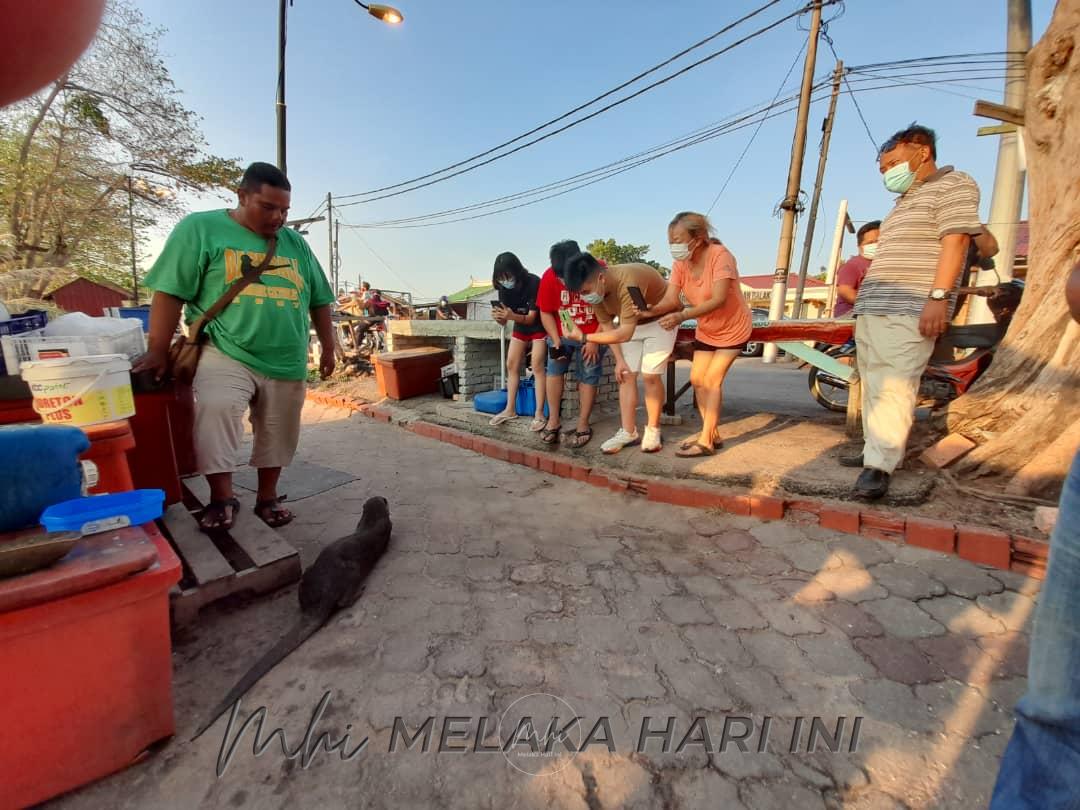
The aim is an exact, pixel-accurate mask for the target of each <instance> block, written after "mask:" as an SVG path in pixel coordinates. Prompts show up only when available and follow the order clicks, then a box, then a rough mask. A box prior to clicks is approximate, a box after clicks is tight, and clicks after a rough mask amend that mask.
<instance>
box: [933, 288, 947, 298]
mask: <svg viewBox="0 0 1080 810" xmlns="http://www.w3.org/2000/svg"><path fill="white" fill-rule="evenodd" d="M948 297H949V291H948V290H945V289H942V288H941V287H938V288H937V289H933V290H931V291H930V300H931V301H944V300H945V299H946V298H948Z"/></svg>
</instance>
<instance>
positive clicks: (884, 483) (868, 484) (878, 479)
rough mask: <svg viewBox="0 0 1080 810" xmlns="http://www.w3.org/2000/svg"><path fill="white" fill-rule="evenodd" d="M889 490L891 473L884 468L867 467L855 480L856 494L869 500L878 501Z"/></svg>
mask: <svg viewBox="0 0 1080 810" xmlns="http://www.w3.org/2000/svg"><path fill="white" fill-rule="evenodd" d="M888 491H889V474H888V473H887V472H885V471H884V470H875V469H874V468H873V467H866V468H865V469H864V470H863V471H862V472H861V473H860V474H859V480H857V481H856V482H855V495H856V496H857V497H859V498H865V499H866V500H868V501H876V500H877V499H878V498H882V497H884V496H885V493H887V492H888Z"/></svg>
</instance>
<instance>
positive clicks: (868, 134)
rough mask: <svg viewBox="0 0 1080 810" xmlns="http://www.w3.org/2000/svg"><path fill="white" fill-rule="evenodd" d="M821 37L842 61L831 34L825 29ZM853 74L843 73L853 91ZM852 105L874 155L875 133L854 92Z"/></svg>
mask: <svg viewBox="0 0 1080 810" xmlns="http://www.w3.org/2000/svg"><path fill="white" fill-rule="evenodd" d="M821 37H822V39H824V40H825V43H826V44H827V45H828V46H829V50H830V51H832V55H833V58H834V59H836V60H837V61H839V60H840V54H838V53H837V52H836V46H835V45H834V44H833V41H832V37H830V36H829V32H828V31H827V30H825V29H822V31H821ZM850 72H851V68H847V69H845V70H844V73H843V77H842V78H843V80H844V86H845V87H847V89H848V90H849V91H850V90H851V83H850V82H849V81H848V74H849V73H850ZM848 96H849V98H850V99H851V103H852V104H854V105H855V112H857V113H858V114H859V120H860V121H862V125H863V129H865V130H866V137H867V138H869V139H870V145H871V146H872V147H873V148H874V154H875V155H876V154H877V152H878V143H877V140H875V138H874V133H873V132H871V131H870V124H869V123H868V122H867V120H866V116H865V115H863V111H862V107H860V106H859V100H858V99H857V98H855V93H854V92H849V93H848Z"/></svg>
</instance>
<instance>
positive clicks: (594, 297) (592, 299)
mask: <svg viewBox="0 0 1080 810" xmlns="http://www.w3.org/2000/svg"><path fill="white" fill-rule="evenodd" d="M581 300H582V301H584V302H585V303H586V304H588V305H589V306H593V307H595V306H597V305H598V304H602V303H604V296H602V295H601V294H600V293H598V292H591V293H582V294H581Z"/></svg>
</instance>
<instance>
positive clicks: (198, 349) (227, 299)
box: [169, 237, 277, 385]
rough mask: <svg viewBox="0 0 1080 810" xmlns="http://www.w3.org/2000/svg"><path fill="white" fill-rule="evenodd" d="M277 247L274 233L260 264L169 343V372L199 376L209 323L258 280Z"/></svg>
mask: <svg viewBox="0 0 1080 810" xmlns="http://www.w3.org/2000/svg"><path fill="white" fill-rule="evenodd" d="M276 251H277V237H271V238H270V240H269V241H268V242H267V243H266V256H265V257H264V258H263V260H262V262H260V264H259V266H258V267H256V268H255V269H254V270H251V271H250V272H248V273H245V274H244V275H243V276H241V277H240V278H238V279H237V280H236V281H234V282H233V283H232V285H231V286H230V287H229V289H227V290H226V291H225V294H224V295H222V296H221V298H219V299H218V300H217V301H215V302H214V304H213V306H211V307H210V309H208V310H206V312H204V313H203V314H202V315H201V316H200V317H199V319H198V320H196V321H195V323H193V324H191V326H190V327H188V335H187V336H186V337H185V336H184V335H181V336H180V337H178V338H177V339H176V340H174V341H173V343H172V345H171V346H170V347H169V376H170V377H172V378H173V379H174V380H176V381H177V382H180V383H183V384H184V385H191V383H192V381H193V380H194V379H195V372H196V370H197V369H198V368H199V359H200V358H201V357H202V353H203V349H204V348H205V347H206V343H207V341H208V340H209V339H210V336H209V335H207V334H206V325H207V324H208V323H210V321H212V320H214V318H216V317H217V316H218V315H220V314H221V313H222V312H223V311H224V309H225V307H227V306H228V305H229V304H231V303H232V302H233V299H234V298H236V296H238V295H239V294H240V293H241V292H242V291H243V289H244V288H245V287H247V286H248V285H249V284H251V283H253V282H255V281H258V280H259V276H260V275H261V274H262V272H263V271H264V270H266V268H267V267H268V266H269V264H270V262H271V261H273V259H274V253H275V252H276Z"/></svg>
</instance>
